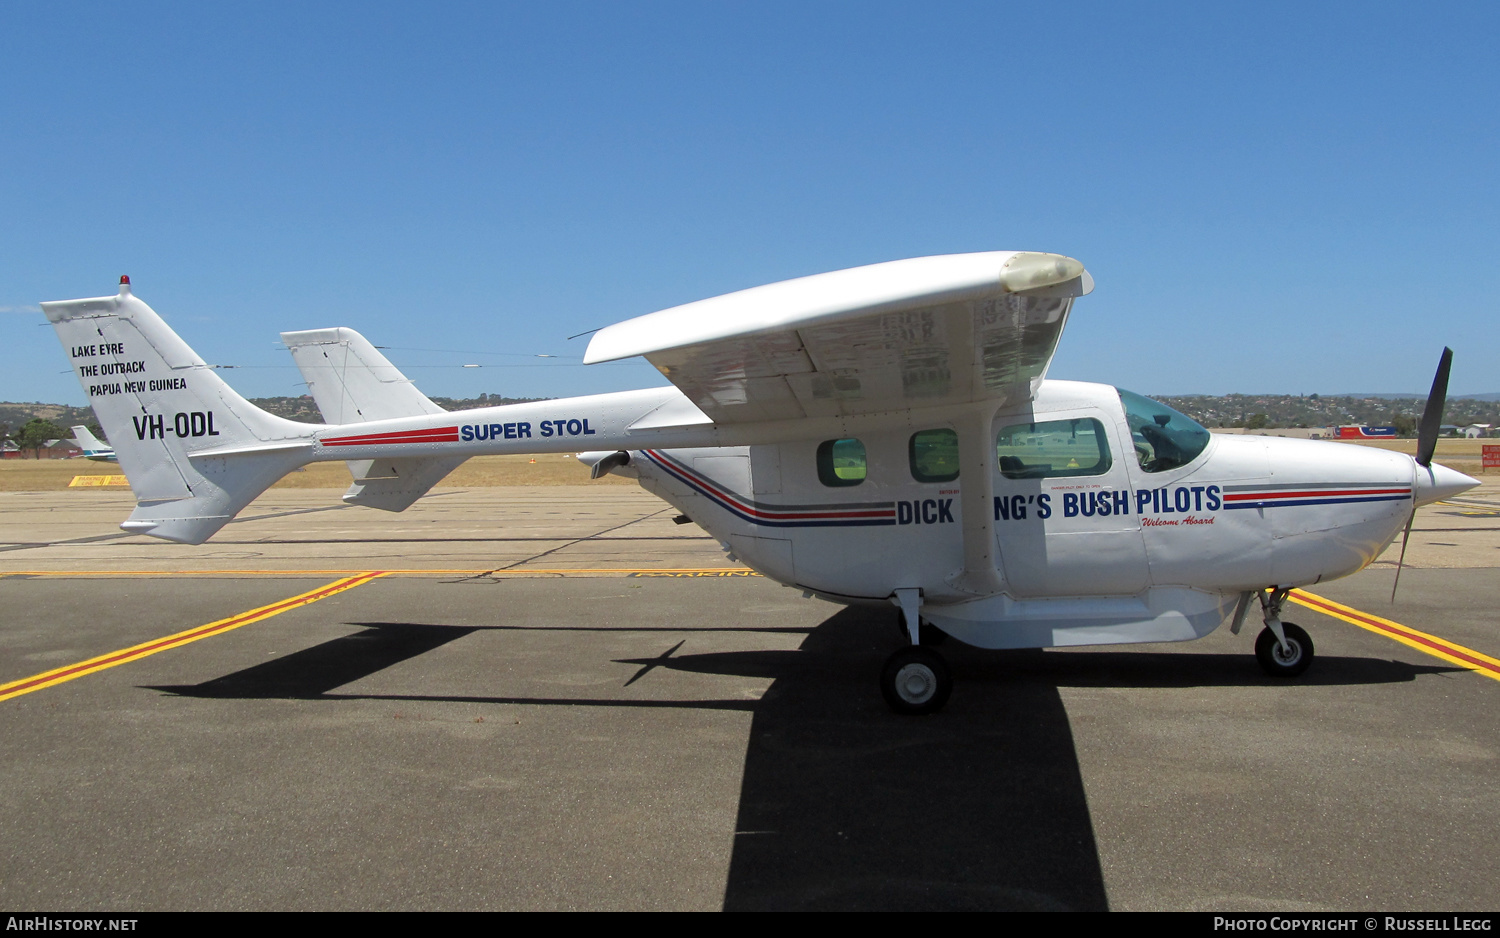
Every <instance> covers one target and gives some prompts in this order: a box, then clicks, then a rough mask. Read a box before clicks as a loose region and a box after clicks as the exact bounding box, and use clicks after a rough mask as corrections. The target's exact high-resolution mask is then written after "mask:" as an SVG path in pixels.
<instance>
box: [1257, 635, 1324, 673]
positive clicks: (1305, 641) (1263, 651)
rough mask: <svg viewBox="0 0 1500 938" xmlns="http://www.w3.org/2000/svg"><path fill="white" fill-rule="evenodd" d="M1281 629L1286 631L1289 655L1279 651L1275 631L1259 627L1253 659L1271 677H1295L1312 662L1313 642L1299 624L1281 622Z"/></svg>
mask: <svg viewBox="0 0 1500 938" xmlns="http://www.w3.org/2000/svg"><path fill="white" fill-rule="evenodd" d="M1281 629H1282V631H1283V632H1285V633H1286V643H1287V644H1288V645H1289V646H1291V655H1290V657H1288V656H1285V655H1283V654H1282V653H1281V648H1280V646H1279V644H1278V643H1277V641H1276V633H1275V632H1272V631H1271V630H1270V629H1261V632H1260V634H1259V635H1257V636H1256V637H1255V660H1256V661H1259V662H1260V666H1261V669H1262V670H1264V671H1265V672H1266V673H1267V674H1269V675H1271V676H1272V677H1296V676H1297V675H1299V674H1301V673H1302V672H1303V671H1306V670H1307V667H1308V665H1310V664H1312V660H1313V642H1312V639H1311V638H1309V637H1308V635H1307V632H1305V631H1303V630H1302V628H1301V627H1300V626H1296V625H1293V624H1292V623H1290V622H1283V623H1281Z"/></svg>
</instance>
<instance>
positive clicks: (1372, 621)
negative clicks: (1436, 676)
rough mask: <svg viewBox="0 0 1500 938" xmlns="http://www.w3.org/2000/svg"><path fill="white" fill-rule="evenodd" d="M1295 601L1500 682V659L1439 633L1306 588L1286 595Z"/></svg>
mask: <svg viewBox="0 0 1500 938" xmlns="http://www.w3.org/2000/svg"><path fill="white" fill-rule="evenodd" d="M1287 598H1288V599H1290V600H1291V601H1292V602H1294V603H1297V604H1299V605H1302V606H1306V607H1307V608H1309V609H1314V610H1316V611H1318V612H1321V613H1323V614H1324V615H1327V616H1333V617H1334V618H1335V619H1342V620H1343V621H1345V622H1348V623H1349V624H1351V625H1357V626H1359V627H1360V628H1362V629H1365V630H1367V631H1370V632H1374V633H1375V634H1376V635H1384V636H1385V637H1386V638H1393V639H1395V640H1396V641H1398V642H1400V643H1401V644H1403V645H1409V646H1411V647H1412V648H1415V649H1416V650H1417V651H1420V652H1425V653H1426V654H1429V655H1432V656H1433V657H1435V658H1441V659H1442V660H1444V661H1447V662H1451V663H1452V664H1456V665H1460V666H1461V667H1465V668H1469V669H1471V670H1474V671H1478V672H1479V673H1480V674H1483V675H1484V676H1485V677H1488V678H1493V679H1494V680H1497V681H1500V659H1496V658H1491V657H1490V656H1489V655H1486V654H1484V653H1483V652H1478V651H1475V650H1474V649H1472V648H1465V647H1464V646H1463V645H1459V644H1455V643H1454V642H1450V641H1448V640H1447V639H1444V638H1438V637H1437V636H1436V635H1429V634H1427V633H1426V632H1419V631H1417V630H1416V629H1414V628H1411V627H1410V626H1405V625H1402V624H1401V623H1399V622H1392V621H1391V620H1390V619H1382V618H1381V617H1380V616H1376V615H1371V614H1370V613H1368V612H1361V611H1359V610H1358V609H1355V608H1354V607H1352V606H1345V605H1344V604H1343V603H1336V602H1334V601H1333V600H1331V599H1329V598H1327V597H1326V596H1318V595H1317V594H1315V593H1309V592H1307V591H1306V590H1292V592H1291V594H1290V595H1289V596H1288V597H1287Z"/></svg>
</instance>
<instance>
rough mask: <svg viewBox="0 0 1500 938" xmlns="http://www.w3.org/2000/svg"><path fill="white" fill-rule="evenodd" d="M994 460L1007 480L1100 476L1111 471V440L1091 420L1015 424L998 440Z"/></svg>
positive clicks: (999, 436)
mask: <svg viewBox="0 0 1500 938" xmlns="http://www.w3.org/2000/svg"><path fill="white" fill-rule="evenodd" d="M995 458H996V462H997V463H998V465H999V466H1000V474H1001V475H1003V476H1005V477H1006V478H1007V479H1055V478H1058V477H1065V476H1097V475H1103V474H1104V473H1106V472H1108V471H1109V467H1110V466H1111V465H1112V462H1111V460H1110V456H1109V438H1108V437H1106V436H1105V435H1104V425H1103V424H1101V423H1100V422H1099V421H1097V420H1095V419H1093V418H1092V417H1075V418H1073V419H1070V420H1044V421H1038V422H1036V423H1017V424H1012V425H1011V426H1008V427H1006V428H1004V429H1003V430H1001V431H1000V433H999V434H998V435H997V436H996V438H995Z"/></svg>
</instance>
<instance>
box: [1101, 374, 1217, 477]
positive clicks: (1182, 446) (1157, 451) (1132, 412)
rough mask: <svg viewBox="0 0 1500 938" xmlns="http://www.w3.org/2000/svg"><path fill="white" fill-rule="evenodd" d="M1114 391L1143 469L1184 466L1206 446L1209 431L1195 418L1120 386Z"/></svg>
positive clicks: (1158, 469) (1164, 468)
mask: <svg viewBox="0 0 1500 938" xmlns="http://www.w3.org/2000/svg"><path fill="white" fill-rule="evenodd" d="M1115 390H1116V391H1118V392H1120V403H1121V404H1124V405H1125V422H1126V423H1128V424H1130V442H1131V444H1132V445H1133V446H1134V447H1135V458H1136V460H1137V461H1138V462H1139V463H1140V464H1141V468H1142V469H1143V470H1145V471H1146V472H1165V471H1166V470H1168V469H1176V468H1177V467H1178V466H1186V465H1187V464H1188V463H1190V462H1192V461H1193V460H1195V459H1197V458H1198V454H1199V453H1201V452H1203V450H1204V449H1205V448H1207V446H1208V440H1209V434H1208V431H1207V430H1205V429H1203V427H1202V425H1200V424H1199V423H1198V421H1196V420H1194V419H1193V418H1191V417H1188V416H1185V415H1183V414H1179V413H1178V412H1177V411H1175V410H1173V409H1172V408H1170V407H1168V406H1167V405H1166V404H1163V403H1162V402H1160V401H1153V400H1152V399H1151V398H1149V397H1141V396H1140V395H1139V394H1135V393H1132V392H1130V391H1127V390H1125V389H1124V388H1115Z"/></svg>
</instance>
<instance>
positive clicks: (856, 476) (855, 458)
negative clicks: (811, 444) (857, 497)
mask: <svg viewBox="0 0 1500 938" xmlns="http://www.w3.org/2000/svg"><path fill="white" fill-rule="evenodd" d="M868 471H869V462H868V460H866V459H865V444H863V443H861V442H860V441H859V440H824V441H823V442H822V443H819V444H818V481H819V482H822V483H823V484H824V485H827V486H832V487H834V488H840V487H844V486H849V485H858V484H860V483H861V482H863V481H865V475H866V473H867V472H868Z"/></svg>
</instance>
